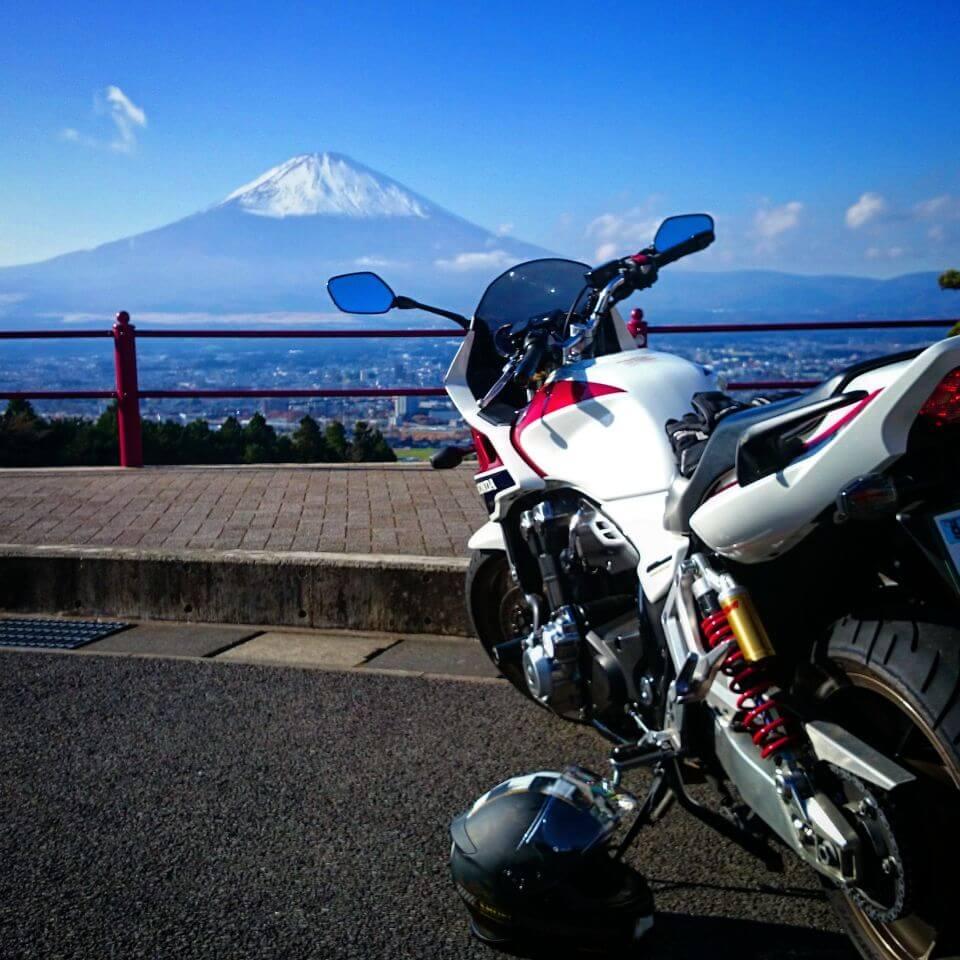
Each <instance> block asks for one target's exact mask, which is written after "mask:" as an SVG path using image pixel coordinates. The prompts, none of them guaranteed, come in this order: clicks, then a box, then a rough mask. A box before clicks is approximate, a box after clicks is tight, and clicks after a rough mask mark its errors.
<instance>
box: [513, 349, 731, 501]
mask: <svg viewBox="0 0 960 960" xmlns="http://www.w3.org/2000/svg"><path fill="white" fill-rule="evenodd" d="M715 389H716V383H715V380H714V378H713V377H712V376H711V375H710V374H708V373H707V372H706V371H705V370H704V368H703V367H700V366H698V365H697V364H694V363H690V362H689V361H687V360H684V359H682V358H680V357H677V356H674V355H673V354H670V353H658V352H656V351H654V350H630V351H624V352H623V353H616V354H611V355H609V356H605V357H598V358H597V359H594V360H586V361H583V362H581V363H575V364H569V365H567V366H565V367H562V368H561V369H560V370H558V371H557V372H556V373H555V374H554V375H553V376H551V377H550V378H549V379H548V380H547V381H546V383H544V384H543V386H541V387H540V389H539V390H538V391H537V392H536V394H535V395H534V397H533V399H532V400H531V401H530V404H529V405H528V406H527V408H526V410H524V412H523V413H522V414H521V415H520V417H519V418H518V419H517V422H516V424H515V426H514V428H513V437H512V438H513V443H514V446H515V447H516V448H517V450H518V451H519V452H520V453H521V454H522V456H523V457H524V459H525V460H527V462H528V463H529V464H530V465H531V466H532V467H533V468H534V469H536V470H537V471H538V472H539V473H540V474H541V475H542V476H544V477H545V478H546V479H547V480H551V481H558V482H561V483H565V484H570V485H571V486H574V487H578V488H579V489H581V490H583V491H584V492H586V493H589V494H590V495H591V496H593V497H595V498H597V499H598V500H616V499H618V498H620V497H632V496H638V495H640V494H645V493H654V492H656V491H660V490H666V489H667V488H668V487H669V486H670V482H671V481H672V479H673V477H674V476H675V474H676V461H675V458H674V455H673V450H672V449H671V447H670V443H669V441H668V440H667V435H666V433H665V432H664V424H665V423H666V422H667V420H669V419H670V418H680V417H682V416H683V415H684V414H685V413H687V412H689V411H690V410H691V405H690V398H691V397H692V396H693V394H695V393H697V392H698V391H701V390H715Z"/></svg>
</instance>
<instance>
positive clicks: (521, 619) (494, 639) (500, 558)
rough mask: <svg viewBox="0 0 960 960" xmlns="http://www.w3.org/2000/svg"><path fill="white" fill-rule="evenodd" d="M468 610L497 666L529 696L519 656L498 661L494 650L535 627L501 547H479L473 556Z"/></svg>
mask: <svg viewBox="0 0 960 960" xmlns="http://www.w3.org/2000/svg"><path fill="white" fill-rule="evenodd" d="M466 595H467V596H466V599H467V612H468V613H469V615H470V623H471V625H472V626H473V632H474V633H475V634H476V635H477V637H478V638H479V640H480V643H481V644H482V645H483V649H484V650H485V651H486V652H487V656H488V657H489V658H490V659H491V660H492V661H493V663H494V664H496V666H497V669H498V670H499V671H500V672H501V673H502V674H503V675H504V676H505V677H506V678H507V679H508V680H509V681H510V682H511V683H512V684H513V685H514V686H515V687H516V688H517V689H518V690H519V691H520V692H521V693H522V694H523V695H524V696H525V697H530V699H531V700H533V697H531V696H530V691H529V689H528V688H527V682H526V680H525V679H524V676H523V667H522V666H521V663H520V658H519V655H518V656H517V657H504V658H502V659H501V662H500V663H497V660H496V657H495V656H494V649H495V648H496V647H497V645H498V644H501V643H506V642H507V641H508V640H513V639H514V638H516V637H520V636H523V635H525V634H526V633H529V631H530V630H531V628H532V627H533V619H532V616H531V613H530V607H529V605H528V604H527V601H526V599H525V598H524V596H523V592H522V591H521V590H520V587H519V586H517V584H516V583H514V581H513V577H512V576H511V574H510V565H509V563H507V555H506V554H505V553H504V552H503V551H502V550H478V551H476V552H475V553H474V554H473V556H472V557H471V558H470V567H469V569H468V570H467V583H466Z"/></svg>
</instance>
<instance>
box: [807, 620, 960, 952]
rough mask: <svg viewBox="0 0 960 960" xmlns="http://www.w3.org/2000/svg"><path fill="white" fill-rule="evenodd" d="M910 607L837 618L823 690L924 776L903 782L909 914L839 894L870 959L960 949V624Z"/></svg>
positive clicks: (838, 712)
mask: <svg viewBox="0 0 960 960" xmlns="http://www.w3.org/2000/svg"><path fill="white" fill-rule="evenodd" d="M914 615H916V614H914ZM910 616H911V614H910V612H909V611H906V612H905V611H904V610H900V611H898V612H897V613H896V614H895V615H893V616H890V615H887V616H886V617H885V618H881V616H880V615H875V616H873V617H867V618H859V617H854V616H850V617H845V618H844V619H843V620H841V621H839V622H838V623H836V624H835V625H834V627H833V630H832V632H831V635H830V637H829V640H828V642H827V646H826V650H825V654H826V658H825V663H824V666H825V667H826V669H827V671H828V674H829V679H828V680H827V681H826V682H825V683H824V684H823V686H822V687H821V688H820V690H819V697H820V698H821V700H822V708H823V710H822V712H823V713H824V714H825V715H826V716H828V717H829V718H830V719H834V720H836V721H837V722H839V723H841V724H842V725H843V726H845V727H846V728H847V729H849V730H850V731H851V732H852V733H854V734H856V735H857V736H858V737H860V738H861V739H862V740H865V741H866V742H867V743H870V744H871V745H873V746H874V747H876V748H877V749H879V750H881V751H882V752H883V753H885V754H887V755H888V756H890V757H892V758H894V759H895V760H896V761H897V762H898V763H900V764H901V765H902V766H903V767H905V768H906V769H908V770H910V772H911V773H913V774H914V775H915V776H916V777H917V783H916V784H911V785H910V786H909V787H906V788H901V789H906V790H909V791H910V793H909V794H908V797H909V799H908V800H907V801H906V806H907V809H906V810H905V811H904V813H905V817H904V819H903V839H904V842H905V846H906V847H907V850H906V855H907V856H909V857H910V860H911V864H910V875H911V878H912V886H913V890H912V895H911V898H910V901H909V902H910V904H911V906H910V907H909V912H908V914H907V915H906V916H904V917H902V918H901V919H899V920H896V921H893V922H890V923H885V922H881V921H879V920H877V919H875V918H874V917H872V916H871V915H870V913H869V911H868V910H866V909H864V907H863V906H862V905H861V904H860V903H858V902H857V899H856V897H854V896H851V895H847V894H844V893H843V892H841V891H839V890H836V889H833V890H832V892H831V894H830V898H831V901H832V903H833V905H834V907H835V909H836V910H837V913H838V915H839V917H840V919H841V921H842V923H843V924H844V926H845V928H846V929H847V932H848V933H849V934H850V936H851V937H852V939H853V940H854V942H855V943H856V945H857V947H858V949H859V950H860V952H861V953H862V954H863V955H864V956H865V957H868V958H870V960H920V958H925V960H926V958H930V960H933V958H935V957H958V956H960V941H958V939H957V937H958V934H960V923H958V918H957V909H956V904H955V899H956V897H955V891H956V870H957V866H958V864H960V823H958V817H957V814H958V813H960V630H958V629H957V628H956V627H955V626H953V625H952V624H951V623H949V622H947V618H943V622H928V621H927V620H926V619H924V620H920V619H912V618H910ZM923 616H924V617H927V616H928V614H926V613H924V614H923Z"/></svg>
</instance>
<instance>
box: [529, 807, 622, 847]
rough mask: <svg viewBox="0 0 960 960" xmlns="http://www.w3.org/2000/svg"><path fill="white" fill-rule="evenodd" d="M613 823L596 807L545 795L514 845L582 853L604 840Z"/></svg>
mask: <svg viewBox="0 0 960 960" xmlns="http://www.w3.org/2000/svg"><path fill="white" fill-rule="evenodd" d="M614 825H615V824H614V823H613V822H612V821H610V820H609V819H607V818H605V817H603V816H601V815H600V812H599V811H598V810H597V808H596V807H593V806H580V805H577V804H574V803H571V801H570V798H562V797H558V796H545V797H544V798H543V805H542V806H541V807H540V810H539V812H538V813H537V815H536V817H534V819H533V822H532V823H531V824H530V827H529V829H528V830H527V832H526V833H525V834H524V835H523V837H522V838H521V840H520V843H519V844H518V845H517V848H518V849H519V848H520V847H523V846H532V847H534V848H536V849H538V850H540V851H542V852H543V853H585V852H586V851H587V850H590V849H591V848H592V847H594V846H596V845H597V844H598V843H600V842H601V841H602V840H604V839H605V838H606V837H607V836H608V835H609V834H610V832H611V831H612V830H613V827H614Z"/></svg>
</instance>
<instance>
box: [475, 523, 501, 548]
mask: <svg viewBox="0 0 960 960" xmlns="http://www.w3.org/2000/svg"><path fill="white" fill-rule="evenodd" d="M467 547H468V548H469V549H471V550H505V549H506V547H505V546H504V543H503V530H502V529H501V527H500V524H499V523H494V522H493V521H492V520H488V521H487V522H486V523H485V524H484V525H483V526H482V527H480V528H479V529H478V530H476V531H475V532H474V534H473V536H472V537H471V538H470V539H469V540H468V541H467Z"/></svg>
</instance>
